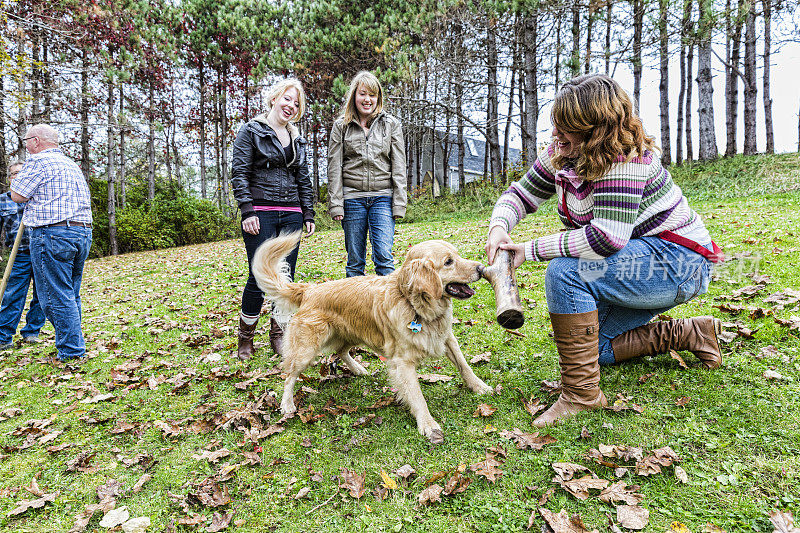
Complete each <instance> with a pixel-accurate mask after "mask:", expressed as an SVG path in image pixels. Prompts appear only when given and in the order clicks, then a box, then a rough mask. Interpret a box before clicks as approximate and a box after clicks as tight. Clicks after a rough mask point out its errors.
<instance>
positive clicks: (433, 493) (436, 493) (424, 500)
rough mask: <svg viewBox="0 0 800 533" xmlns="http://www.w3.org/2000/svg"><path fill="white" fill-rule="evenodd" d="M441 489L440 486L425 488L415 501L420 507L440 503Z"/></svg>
mask: <svg viewBox="0 0 800 533" xmlns="http://www.w3.org/2000/svg"><path fill="white" fill-rule="evenodd" d="M442 490H443V489H442V487H441V486H440V485H436V484H434V485H431V486H430V487H428V488H426V489H425V490H423V491H422V492H420V493H419V496H417V501H418V502H419V504H420V505H428V504H431V503H436V502H441V501H442V498H441V495H442Z"/></svg>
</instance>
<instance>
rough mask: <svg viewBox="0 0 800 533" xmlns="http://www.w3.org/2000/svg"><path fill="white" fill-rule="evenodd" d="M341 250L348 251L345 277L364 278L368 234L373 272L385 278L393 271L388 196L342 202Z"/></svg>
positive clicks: (392, 233) (391, 220) (392, 225)
mask: <svg viewBox="0 0 800 533" xmlns="http://www.w3.org/2000/svg"><path fill="white" fill-rule="evenodd" d="M342 229H343V230H344V247H345V248H346V249H347V268H346V269H345V273H346V275H347V277H348V278H350V277H353V276H363V275H364V274H365V273H366V271H365V269H366V265H367V259H366V255H367V233H369V241H370V244H371V245H372V262H373V263H375V273H376V274H378V275H379V276H388V275H389V274H391V273H392V272H394V256H392V246H393V245H394V218H393V217H392V197H391V196H370V197H366V198H351V199H345V201H344V218H343V219H342Z"/></svg>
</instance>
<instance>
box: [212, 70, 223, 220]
mask: <svg viewBox="0 0 800 533" xmlns="http://www.w3.org/2000/svg"><path fill="white" fill-rule="evenodd" d="M219 93H220V87H219V71H217V81H216V82H214V174H215V175H216V177H217V187H216V189H215V191H214V195H215V196H216V198H217V206H218V207H219V208H220V209H222V208H223V200H222V165H221V164H220V160H219V152H220V150H219V143H220V139H219V137H220V135H219V117H220V111H219V100H220V98H219Z"/></svg>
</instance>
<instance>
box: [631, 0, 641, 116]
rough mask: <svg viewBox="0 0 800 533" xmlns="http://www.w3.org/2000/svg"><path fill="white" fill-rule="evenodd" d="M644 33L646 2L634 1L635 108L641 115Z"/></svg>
mask: <svg viewBox="0 0 800 533" xmlns="http://www.w3.org/2000/svg"><path fill="white" fill-rule="evenodd" d="M643 33H644V0H633V57H632V62H633V106H634V109H635V110H636V113H637V114H638V113H639V101H640V99H641V93H642V36H643Z"/></svg>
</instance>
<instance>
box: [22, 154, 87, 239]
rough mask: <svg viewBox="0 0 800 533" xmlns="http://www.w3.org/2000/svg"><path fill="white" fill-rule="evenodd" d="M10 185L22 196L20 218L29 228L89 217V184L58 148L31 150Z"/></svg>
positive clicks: (73, 163) (85, 219)
mask: <svg viewBox="0 0 800 533" xmlns="http://www.w3.org/2000/svg"><path fill="white" fill-rule="evenodd" d="M11 189H12V190H13V191H14V192H15V193H17V194H19V195H20V196H24V197H25V198H30V200H29V201H28V203H27V204H25V214H24V215H23V217H22V221H23V222H24V223H25V225H26V226H28V227H30V228H36V227H40V226H47V225H50V224H55V223H56V222H63V221H65V220H69V221H70V222H86V223H90V222H91V221H92V204H91V197H90V195H89V185H88V184H87V183H86V179H85V178H84V177H83V173H82V172H81V169H80V167H79V166H78V165H77V164H75V162H74V161H73V160H71V159H69V158H68V157H67V156H65V155H64V154H63V152H61V150H59V149H58V148H48V149H47V150H43V151H41V152H39V153H38V154H31V156H30V157H29V158H28V160H27V161H25V165H24V166H23V167H22V170H21V171H20V173H19V176H17V178H16V179H15V180H14V181H13V183H12V184H11Z"/></svg>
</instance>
